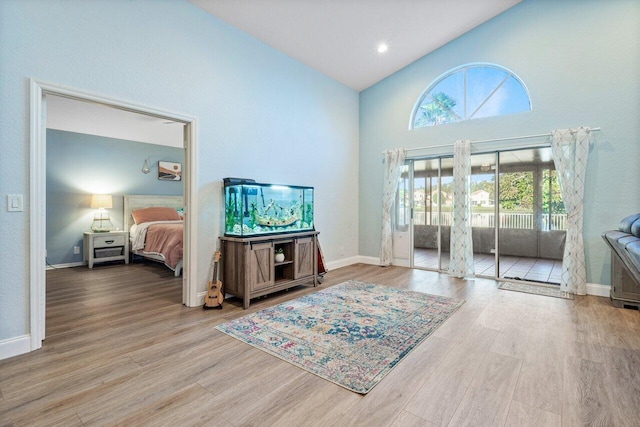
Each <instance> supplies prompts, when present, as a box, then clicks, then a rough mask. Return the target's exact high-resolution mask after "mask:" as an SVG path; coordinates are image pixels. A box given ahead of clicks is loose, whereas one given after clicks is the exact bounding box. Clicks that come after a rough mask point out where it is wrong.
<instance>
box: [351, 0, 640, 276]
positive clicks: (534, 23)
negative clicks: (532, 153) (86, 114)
mask: <svg viewBox="0 0 640 427" xmlns="http://www.w3.org/2000/svg"><path fill="white" fill-rule="evenodd" d="M473 62H489V63H495V64H499V65H502V66H504V67H506V68H508V69H510V70H512V71H513V72H515V73H516V74H517V75H518V76H519V77H520V78H522V80H523V81H524V82H525V84H526V85H527V86H528V88H529V91H530V93H531V100H532V106H533V110H532V111H531V112H527V113H519V114H514V115H508V116H501V117H489V118H485V119H478V120H472V121H468V122H462V123H454V124H448V125H443V126H435V127H428V128H421V129H416V130H412V131H409V130H408V125H409V117H410V115H411V111H412V108H413V106H414V104H415V102H416V101H417V99H418V97H419V96H420V94H421V93H422V91H423V90H424V89H425V88H426V87H427V86H428V85H429V84H430V83H431V82H432V81H433V80H434V79H436V78H437V77H438V76H439V75H440V74H442V73H444V72H446V71H447V70H449V69H451V68H453V67H457V66H459V65H462V64H467V63H473ZM638 76H640V2H638V1H637V0H614V1H594V0H563V1H550V0H549V1H545V0H525V1H523V2H522V3H520V4H519V5H517V6H515V7H513V8H511V9H509V10H508V11H506V12H504V13H503V14H501V15H499V16H498V17H496V18H494V19H492V20H490V21H488V22H487V23H485V24H483V25H481V26H479V27H477V28H476V29H474V30H472V31H471V32H469V33H467V34H465V35H463V36H461V37H459V38H458V39H456V40H454V41H453V42H451V43H449V44H447V45H446V46H444V47H442V48H440V49H438V50H437V51H435V52H433V53H431V54H429V55H427V56H425V57H423V58H421V59H419V60H418V61H416V62H414V63H413V64H411V65H409V66H408V67H406V68H404V69H402V70H400V71H398V72H397V73H395V74H393V75H392V76H390V77H388V78H386V79H385V80H383V81H381V82H380V83H378V84H376V85H374V86H372V87H370V88H369V89H367V90H365V91H363V92H361V93H360V153H361V154H360V253H361V254H362V255H368V256H377V255H378V253H379V248H380V244H379V242H380V223H381V214H380V210H381V205H382V201H381V189H382V180H383V166H382V163H381V154H380V153H381V151H383V150H385V149H388V148H392V147H406V148H413V147H425V146H430V145H438V144H449V143H453V142H454V141H455V140H458V139H471V140H481V139H488V138H500V137H510V136H517V135H530V134H539V133H545V132H549V131H550V130H552V129H555V128H568V127H577V126H591V127H601V128H602V132H600V133H596V134H595V142H594V144H593V146H592V148H591V151H590V157H589V163H588V169H587V182H586V195H585V206H584V208H585V215H584V218H585V221H584V242H585V249H586V258H587V276H588V277H587V280H588V281H589V282H590V283H600V284H609V283H610V278H609V274H610V265H609V264H610V261H609V251H608V249H607V247H606V245H605V244H604V242H603V241H602V239H601V237H600V235H601V233H602V232H603V231H605V230H609V229H613V228H617V224H618V222H619V220H620V219H621V218H623V217H624V216H626V215H629V214H631V213H635V212H640V192H639V191H638V188H637V184H638V182H640V167H638V163H639V162H640V139H639V136H640V120H638V117H640V84H638ZM533 142H540V141H533ZM519 143H520V144H521V143H522V142H519ZM508 146H509V144H501V145H496V146H495V148H497V147H502V148H505V147H508ZM482 148H483V149H489V148H494V147H489V146H488V145H484V146H483V147H482ZM431 153H432V154H433V151H432V152H431Z"/></svg>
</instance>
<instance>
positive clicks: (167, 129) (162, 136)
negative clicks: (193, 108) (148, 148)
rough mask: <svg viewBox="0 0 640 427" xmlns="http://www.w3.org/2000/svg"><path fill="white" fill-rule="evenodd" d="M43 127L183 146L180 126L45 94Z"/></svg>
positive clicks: (181, 125) (154, 118)
mask: <svg viewBox="0 0 640 427" xmlns="http://www.w3.org/2000/svg"><path fill="white" fill-rule="evenodd" d="M47 128H48V129H57V130H64V131H68V132H76V133H85V134H89V135H98V136H104V137H107V138H116V139H125V140H128V141H137V142H147V143H149V144H158V145H167V146H169V147H178V148H182V147H183V142H182V141H183V138H184V137H183V129H184V125H183V124H182V123H176V122H171V121H168V120H166V119H159V118H156V117H152V116H147V115H144V114H137V113H131V112H129V111H124V110H119V109H117V108H112V107H107V106H105V105H101V104H96V103H92V102H83V101H78V100H75V99H69V98H63V97H60V96H54V95H47Z"/></svg>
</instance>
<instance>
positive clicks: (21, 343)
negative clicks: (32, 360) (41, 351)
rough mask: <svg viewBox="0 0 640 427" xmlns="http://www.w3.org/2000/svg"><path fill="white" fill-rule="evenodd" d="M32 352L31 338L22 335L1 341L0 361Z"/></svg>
mask: <svg viewBox="0 0 640 427" xmlns="http://www.w3.org/2000/svg"><path fill="white" fill-rule="evenodd" d="M30 351H31V337H30V336H29V335H22V336H19V337H15V338H9V339H6V340H2V341H0V360H3V359H8V358H10V357H13V356H17V355H19V354H24V353H29V352H30Z"/></svg>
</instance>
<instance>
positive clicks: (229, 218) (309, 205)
mask: <svg viewBox="0 0 640 427" xmlns="http://www.w3.org/2000/svg"><path fill="white" fill-rule="evenodd" d="M247 181H249V182H247ZM224 206H225V208H224V222H225V236H235V237H249V236H261V235H266V234H278V233H293V232H302V231H313V187H301V186H297V185H275V184H260V183H256V182H251V181H250V180H242V181H239V180H237V179H233V178H226V179H225V186H224Z"/></svg>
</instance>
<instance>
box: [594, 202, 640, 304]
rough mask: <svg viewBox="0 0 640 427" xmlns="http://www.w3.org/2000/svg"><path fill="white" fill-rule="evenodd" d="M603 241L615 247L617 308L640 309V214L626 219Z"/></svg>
mask: <svg viewBox="0 0 640 427" xmlns="http://www.w3.org/2000/svg"><path fill="white" fill-rule="evenodd" d="M602 238H603V239H604V241H605V242H607V244H608V245H609V247H611V301H612V303H613V305H614V306H616V307H625V306H627V307H636V308H640V214H635V215H630V216H628V217H626V218H625V219H623V220H622V221H621V222H620V226H619V227H618V229H617V230H611V231H607V232H605V233H603V235H602Z"/></svg>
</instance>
